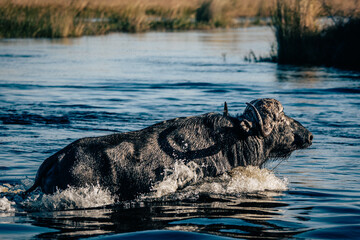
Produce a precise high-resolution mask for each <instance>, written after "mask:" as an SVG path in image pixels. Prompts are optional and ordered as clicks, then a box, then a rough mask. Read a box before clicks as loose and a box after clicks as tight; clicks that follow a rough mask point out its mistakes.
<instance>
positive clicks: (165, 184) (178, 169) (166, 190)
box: [151, 161, 203, 198]
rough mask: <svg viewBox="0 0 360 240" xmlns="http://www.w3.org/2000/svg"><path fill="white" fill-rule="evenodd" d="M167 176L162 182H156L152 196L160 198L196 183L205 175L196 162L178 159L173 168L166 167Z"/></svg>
mask: <svg viewBox="0 0 360 240" xmlns="http://www.w3.org/2000/svg"><path fill="white" fill-rule="evenodd" d="M164 175H165V177H164V179H163V180H162V181H161V182H157V183H155V184H154V186H153V188H152V194H151V195H152V196H153V197H156V198H159V197H162V196H165V195H167V194H170V193H174V192H176V190H178V189H180V188H183V187H184V186H185V185H187V184H190V183H196V182H197V181H198V180H199V179H201V178H202V177H203V173H202V171H201V168H200V166H199V165H198V164H196V163H195V162H192V161H191V162H189V163H186V164H185V163H184V162H182V161H177V162H176V163H175V165H174V167H173V168H172V169H165V173H164Z"/></svg>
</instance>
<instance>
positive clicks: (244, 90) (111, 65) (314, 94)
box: [0, 27, 360, 239]
mask: <svg viewBox="0 0 360 240" xmlns="http://www.w3.org/2000/svg"><path fill="white" fill-rule="evenodd" d="M273 42H274V37H273V33H272V30H271V29H270V28H267V27H253V28H244V29H228V30H216V31H189V32H150V33H139V34H110V35H106V36H91V37H81V38H76V39H55V40H49V39H2V40H0V184H2V185H3V184H10V185H16V184H19V183H20V182H21V181H22V180H24V179H25V178H26V177H28V178H30V179H33V178H34V176H35V174H36V171H37V169H38V167H39V165H40V164H41V163H42V161H43V160H44V159H46V158H47V157H49V156H50V155H51V154H53V153H55V152H56V151H58V150H60V149H62V148H63V147H65V146H66V145H67V144H69V143H71V142H72V141H74V140H76V139H79V138H81V137H87V136H100V135H106V134H110V133H114V132H123V131H132V130H139V129H141V128H144V127H146V126H149V125H151V124H154V123H156V122H159V121H162V120H166V119H171V118H175V117H182V116H192V115H198V114H202V113H207V112H222V108H223V103H224V101H227V103H228V106H229V112H230V114H234V115H235V114H239V113H241V112H242V111H243V110H244V108H245V102H249V101H251V100H253V99H256V98H263V97H271V98H276V99H278V100H279V101H281V102H282V104H283V105H284V108H285V112H286V114H287V115H289V116H291V117H293V118H295V119H297V120H298V121H300V122H301V123H302V124H303V125H304V126H306V127H307V128H308V129H309V130H310V131H311V132H312V133H313V134H314V142H313V145H312V146H311V147H310V148H308V149H305V150H301V151H298V152H295V153H294V154H293V155H292V156H291V157H290V158H289V159H288V160H286V161H284V162H282V163H281V164H280V165H279V166H277V167H276V165H277V163H276V162H275V163H272V164H269V166H268V168H269V169H272V168H274V167H276V168H275V169H274V172H275V174H276V175H277V176H279V177H282V178H287V179H288V181H289V185H288V188H289V189H288V190H287V191H282V192H267V193H252V194H247V195H244V197H243V199H234V198H233V197H230V196H229V197H227V196H223V197H222V198H218V197H217V198H214V197H211V196H205V197H202V198H199V199H197V200H194V201H190V200H188V201H171V202H148V203H145V204H134V205H131V207H124V206H120V205H116V206H110V207H106V208H92V209H80V210H73V211H53V212H51V211H44V212H41V211H40V212H26V211H23V212H19V211H16V212H10V213H9V212H2V213H0V228H1V229H7V227H8V226H11V229H13V228H15V229H16V226H19V227H18V229H17V230H18V234H17V233H14V232H10V233H9V231H12V230H11V229H10V230H8V231H5V230H4V231H1V232H0V238H1V239H3V238H4V239H5V238H9V239H10V238H11V239H24V238H25V239H26V238H31V237H35V238H74V239H76V238H80V237H81V238H87V237H96V236H105V235H106V236H108V237H110V238H109V239H130V237H131V238H132V239H156V238H163V239H176V238H178V239H180V238H183V239H184V238H192V239H222V237H233V238H270V239H278V238H295V239H331V238H337V239H356V238H359V237H360V230H359V229H360V167H359V165H360V164H359V161H360V147H359V146H360V121H359V120H360V111H359V110H360V82H359V81H360V74H359V73H357V72H351V71H345V70H339V69H333V68H323V67H297V66H289V65H284V66H278V65H276V64H274V63H249V62H245V61H244V60H243V58H244V56H245V55H247V54H248V53H249V52H250V51H251V50H252V51H254V52H255V54H256V55H266V54H268V52H269V51H270V47H271V44H272V43H273ZM2 223H6V225H2ZM30 225H31V226H32V227H29V226H30ZM37 227H39V228H37ZM35 228H36V229H35ZM44 229H47V230H44ZM186 232H188V233H186ZM118 234H120V235H118ZM124 234H125V235H124ZM215 235H217V236H218V237H216V236H215ZM146 237H147V238H146Z"/></svg>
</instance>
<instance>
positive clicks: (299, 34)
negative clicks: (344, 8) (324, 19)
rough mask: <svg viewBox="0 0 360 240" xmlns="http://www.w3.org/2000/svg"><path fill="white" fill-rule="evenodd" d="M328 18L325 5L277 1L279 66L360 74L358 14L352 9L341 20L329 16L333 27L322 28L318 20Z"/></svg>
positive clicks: (299, 0)
mask: <svg viewBox="0 0 360 240" xmlns="http://www.w3.org/2000/svg"><path fill="white" fill-rule="evenodd" d="M355 6H356V5H355ZM350 12H351V15H350ZM327 14H329V5H327V4H326V3H325V2H320V1H316V0H277V2H276V6H275V8H274V10H273V13H272V25H273V28H274V31H275V36H276V41H277V56H276V60H277V62H278V63H280V64H298V65H325V66H335V67H343V68H350V69H357V70H360V61H359V56H360V51H359V43H360V38H359V36H360V18H359V14H358V12H357V11H356V9H355V10H354V9H353V10H352V11H349V12H347V13H344V12H343V14H345V15H342V16H341V15H340V17H339V16H330V17H331V19H332V20H331V23H330V24H324V23H323V24H320V23H319V19H320V18H319V17H321V16H324V15H327Z"/></svg>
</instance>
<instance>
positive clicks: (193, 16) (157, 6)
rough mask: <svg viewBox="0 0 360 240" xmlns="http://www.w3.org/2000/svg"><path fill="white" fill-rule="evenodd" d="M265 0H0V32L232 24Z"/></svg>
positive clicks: (260, 8) (263, 6)
mask: <svg viewBox="0 0 360 240" xmlns="http://www.w3.org/2000/svg"><path fill="white" fill-rule="evenodd" d="M269 2H270V1H265V0H181V1H180V0H52V1H49V0H0V37H5V38H10V37H50V38H56V37H76V36H81V35H94V34H104V33H108V32H116V31H121V32H141V31H148V30H178V29H180V30H184V29H209V28H216V27H234V26H238V25H239V23H237V22H235V21H233V20H234V19H235V18H238V17H253V16H260V15H262V16H265V15H267V16H269V11H268V9H269V6H270V4H269Z"/></svg>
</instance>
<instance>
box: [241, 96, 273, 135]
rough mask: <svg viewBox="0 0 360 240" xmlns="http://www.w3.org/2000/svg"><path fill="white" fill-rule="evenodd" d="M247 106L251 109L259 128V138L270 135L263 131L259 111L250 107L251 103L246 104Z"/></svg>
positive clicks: (252, 106)
mask: <svg viewBox="0 0 360 240" xmlns="http://www.w3.org/2000/svg"><path fill="white" fill-rule="evenodd" d="M246 104H247V105H248V106H250V107H251V109H252V113H255V116H256V118H257V120H258V124H259V126H260V133H261V136H263V137H264V138H265V137H267V136H269V135H270V133H266V132H265V130H264V124H263V120H262V118H261V115H260V113H259V111H258V110H257V109H256V107H255V106H254V105H252V104H251V103H246Z"/></svg>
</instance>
